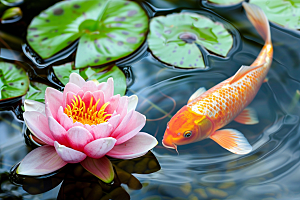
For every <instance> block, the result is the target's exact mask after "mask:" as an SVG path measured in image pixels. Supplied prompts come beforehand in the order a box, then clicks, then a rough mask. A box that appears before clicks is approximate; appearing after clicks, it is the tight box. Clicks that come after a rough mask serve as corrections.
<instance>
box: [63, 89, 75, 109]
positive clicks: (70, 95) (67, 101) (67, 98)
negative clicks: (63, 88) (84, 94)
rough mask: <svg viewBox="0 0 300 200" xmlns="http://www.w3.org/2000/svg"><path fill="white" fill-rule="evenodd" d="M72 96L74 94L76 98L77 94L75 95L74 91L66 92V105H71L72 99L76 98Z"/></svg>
mask: <svg viewBox="0 0 300 200" xmlns="http://www.w3.org/2000/svg"><path fill="white" fill-rule="evenodd" d="M74 96H76V98H77V99H78V97H77V95H76V94H75V93H74V92H68V93H67V94H66V99H65V100H64V101H65V104H66V106H67V105H69V106H71V105H72V103H73V101H76V99H75V97H74ZM72 100H73V101H72ZM78 100H79V99H78ZM66 106H64V108H65V107H66Z"/></svg>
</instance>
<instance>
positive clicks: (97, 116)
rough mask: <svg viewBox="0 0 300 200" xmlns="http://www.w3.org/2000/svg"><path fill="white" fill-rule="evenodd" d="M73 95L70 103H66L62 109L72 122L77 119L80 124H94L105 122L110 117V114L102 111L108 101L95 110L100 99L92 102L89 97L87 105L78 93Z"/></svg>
mask: <svg viewBox="0 0 300 200" xmlns="http://www.w3.org/2000/svg"><path fill="white" fill-rule="evenodd" d="M73 97H74V99H72V103H71V105H67V106H66V108H65V111H64V113H65V114H66V115H67V116H68V117H71V118H72V119H73V122H76V121H77V122H80V123H82V124H89V125H93V124H94V125H96V124H101V123H103V122H106V121H107V120H108V119H109V118H110V117H111V114H107V112H104V111H105V109H106V107H107V106H108V105H109V102H106V103H105V104H103V105H102V106H101V108H100V109H99V110H97V106H98V104H99V102H100V99H98V100H97V102H96V103H95V104H93V101H94V99H93V97H91V101H90V104H89V106H88V107H87V106H86V105H85V103H84V101H82V99H81V97H80V96H79V95H78V96H75V95H74V96H73ZM77 97H78V98H77Z"/></svg>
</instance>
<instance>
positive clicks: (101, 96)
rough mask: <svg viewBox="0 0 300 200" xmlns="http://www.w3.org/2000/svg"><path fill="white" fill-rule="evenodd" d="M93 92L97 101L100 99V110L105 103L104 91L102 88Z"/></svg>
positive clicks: (98, 107)
mask: <svg viewBox="0 0 300 200" xmlns="http://www.w3.org/2000/svg"><path fill="white" fill-rule="evenodd" d="M92 94H93V96H94V97H95V101H96V102H97V101H98V100H99V99H100V101H99V103H98V106H97V110H99V109H100V107H101V106H102V105H103V104H104V92H103V91H101V90H97V91H95V92H92Z"/></svg>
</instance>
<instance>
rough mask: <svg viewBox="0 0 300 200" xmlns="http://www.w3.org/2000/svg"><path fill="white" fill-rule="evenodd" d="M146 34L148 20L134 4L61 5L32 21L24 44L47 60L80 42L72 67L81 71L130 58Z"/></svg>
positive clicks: (100, 0)
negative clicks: (26, 43) (26, 42)
mask: <svg viewBox="0 0 300 200" xmlns="http://www.w3.org/2000/svg"><path fill="white" fill-rule="evenodd" d="M147 31H148V16H147V14H146V12H145V11H144V10H143V9H142V8H141V7H140V5H139V4H137V3H135V2H133V1H125V0H94V1H85V0H77V1H62V2H59V3H57V4H55V5H54V6H52V7H50V8H48V9H47V10H45V11H43V12H42V13H41V14H40V15H39V16H37V17H35V18H34V19H33V20H32V22H31V24H30V25H29V27H28V35H27V41H28V43H29V45H30V46H31V47H32V48H33V49H34V50H35V51H36V52H37V53H38V54H39V55H40V56H41V57H42V58H43V59H46V58H49V57H51V56H53V55H54V54H56V53H58V52H59V51H61V50H62V49H64V48H66V47H67V46H69V45H70V44H72V43H73V42H74V41H76V40H77V39H79V38H80V40H79V45H78V49H77V53H76V60H75V67H76V68H84V67H87V66H97V65H102V64H105V63H108V62H112V61H115V60H117V59H120V58H122V57H125V56H128V55H130V54H131V53H132V52H134V51H135V50H136V49H138V48H139V47H140V46H141V45H142V43H143V42H144V40H145V37H146V33H147Z"/></svg>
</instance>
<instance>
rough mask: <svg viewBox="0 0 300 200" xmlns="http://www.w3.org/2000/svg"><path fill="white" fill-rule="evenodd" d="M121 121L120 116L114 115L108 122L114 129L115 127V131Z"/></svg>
mask: <svg viewBox="0 0 300 200" xmlns="http://www.w3.org/2000/svg"><path fill="white" fill-rule="evenodd" d="M120 119H121V117H120V115H119V114H116V113H114V114H113V115H112V116H111V118H109V120H107V122H108V123H109V124H111V125H112V127H113V130H115V129H116V128H117V126H118V125H119V122H120Z"/></svg>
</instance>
